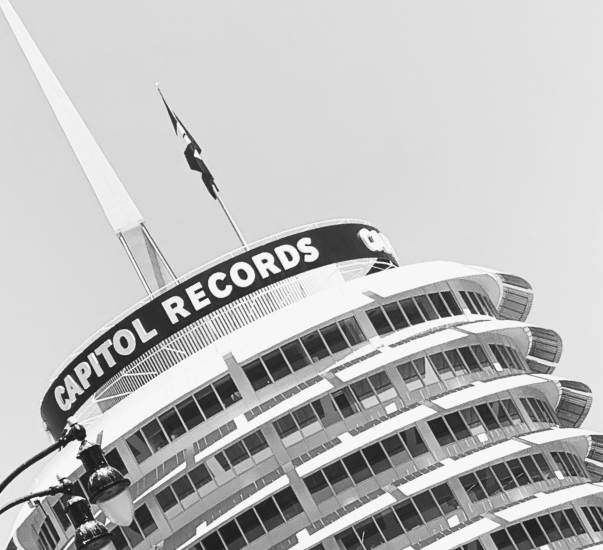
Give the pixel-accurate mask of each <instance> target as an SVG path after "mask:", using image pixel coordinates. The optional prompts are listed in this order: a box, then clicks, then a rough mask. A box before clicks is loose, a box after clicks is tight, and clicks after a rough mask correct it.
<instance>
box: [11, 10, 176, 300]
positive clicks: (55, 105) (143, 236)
mask: <svg viewBox="0 0 603 550" xmlns="http://www.w3.org/2000/svg"><path fill="white" fill-rule="evenodd" d="M0 8H1V9H2V12H3V13H4V16H5V17H6V20H7V21H8V24H9V25H10V27H11V29H12V31H13V33H14V35H15V38H16V39H17V42H18V43H19V46H21V50H23V53H24V54H25V57H26V58H27V61H28V62H29V65H30V67H31V69H32V71H33V73H34V75H35V77H36V78H37V80H38V82H39V84H40V86H41V88H42V91H43V92H44V95H45V96H46V99H47V100H48V102H49V103H50V106H51V107H52V110H53V111H54V114H55V116H56V118H57V120H58V122H59V124H60V125H61V128H62V129H63V132H64V133H65V136H66V137H67V140H68V141H69V144H70V145H71V148H72V149H73V152H74V153H75V156H76V157H77V160H78V162H79V163H80V166H81V167H82V169H83V170H84V173H85V175H86V178H88V181H89V182H90V185H91V186H92V189H93V190H94V193H95V195H96V198H97V199H98V201H99V202H100V204H101V206H102V208H103V210H104V212H105V215H106V216H107V220H109V223H110V224H111V227H112V228H113V231H114V232H115V233H116V235H117V237H118V238H119V241H120V242H121V243H122V245H123V246H124V248H125V250H126V253H127V255H128V258H130V261H131V262H132V264H133V265H134V269H135V270H136V273H137V274H138V276H139V278H140V281H141V282H142V284H143V286H144V288H145V290H146V291H147V293H148V294H151V293H153V292H154V291H156V290H159V289H160V288H162V287H163V286H165V285H166V284H168V283H169V282H170V281H173V280H175V279H176V276H175V275H174V272H173V271H172V270H171V268H170V266H169V265H168V263H167V262H166V260H165V258H164V256H163V254H161V251H160V250H159V248H158V247H157V245H156V244H155V241H154V240H153V239H152V238H151V235H150V234H149V232H148V230H147V228H146V227H145V225H144V218H143V217H142V215H141V213H140V211H139V210H138V208H137V207H136V205H135V204H134V201H133V200H132V198H131V197H130V195H128V192H127V191H126V189H125V188H124V186H123V184H122V183H121V181H120V179H119V177H118V176H117V174H116V173H115V171H114V170H113V167H112V166H111V165H110V164H109V161H108V160H107V158H106V157H105V155H104V154H103V152H102V151H101V149H100V147H99V145H98V143H96V140H95V139H94V137H93V136H92V134H91V133H90V130H89V129H88V127H87V126H86V124H85V122H84V121H83V120H82V118H81V117H80V115H79V113H78V112H77V110H76V108H75V107H74V105H73V103H71V100H70V99H69V97H68V96H67V94H66V92H65V90H64V89H63V87H62V86H61V83H60V82H59V80H58V79H57V77H56V76H55V74H54V73H53V72H52V69H51V68H50V66H49V65H48V63H47V62H46V60H45V59H44V56H43V55H42V52H40V50H39V49H38V47H37V46H36V43H35V42H34V40H33V38H32V37H31V35H30V34H29V32H28V31H27V29H26V28H25V25H23V22H22V21H21V19H20V18H19V16H18V14H17V12H15V10H14V8H13V7H12V5H11V3H10V2H9V0H0Z"/></svg>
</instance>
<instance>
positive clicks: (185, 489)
mask: <svg viewBox="0 0 603 550" xmlns="http://www.w3.org/2000/svg"><path fill="white" fill-rule="evenodd" d="M172 489H174V493H176V496H177V497H178V500H184V499H185V498H186V497H187V496H189V495H192V494H193V493H194V492H195V489H194V488H193V485H192V483H191V482H190V480H189V479H188V477H186V476H184V477H181V478H180V479H177V480H176V481H174V483H172Z"/></svg>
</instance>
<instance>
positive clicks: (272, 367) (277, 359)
mask: <svg viewBox="0 0 603 550" xmlns="http://www.w3.org/2000/svg"><path fill="white" fill-rule="evenodd" d="M262 361H264V365H266V368H267V369H268V372H269V373H270V375H271V376H272V379H273V380H274V381H275V382H276V381H277V380H280V379H281V378H285V376H288V375H290V374H291V369H290V368H289V365H288V364H287V361H286V360H285V358H284V357H283V354H282V353H281V350H280V349H275V350H274V351H271V352H270V353H267V354H266V355H263V356H262Z"/></svg>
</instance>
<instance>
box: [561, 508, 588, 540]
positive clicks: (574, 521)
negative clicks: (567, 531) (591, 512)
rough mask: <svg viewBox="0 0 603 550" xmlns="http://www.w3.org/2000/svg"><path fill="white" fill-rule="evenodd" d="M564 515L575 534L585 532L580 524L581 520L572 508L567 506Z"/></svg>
mask: <svg viewBox="0 0 603 550" xmlns="http://www.w3.org/2000/svg"><path fill="white" fill-rule="evenodd" d="M565 515H566V516H567V517H568V518H569V520H570V523H571V524H572V527H573V528H574V531H575V533H576V535H583V534H584V533H585V532H586V531H585V530H584V527H583V526H582V522H581V521H580V520H579V519H578V516H577V514H576V512H574V509H573V508H568V509H567V510H565Z"/></svg>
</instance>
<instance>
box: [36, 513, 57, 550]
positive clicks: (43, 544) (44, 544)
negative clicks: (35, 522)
mask: <svg viewBox="0 0 603 550" xmlns="http://www.w3.org/2000/svg"><path fill="white" fill-rule="evenodd" d="M58 544H59V534H58V533H57V530H56V529H55V528H54V525H53V524H52V520H51V519H50V518H46V519H45V520H44V522H43V523H42V525H41V526H40V531H39V532H38V546H39V547H40V548H42V550H54V549H55V548H56V547H57V545H58Z"/></svg>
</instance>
